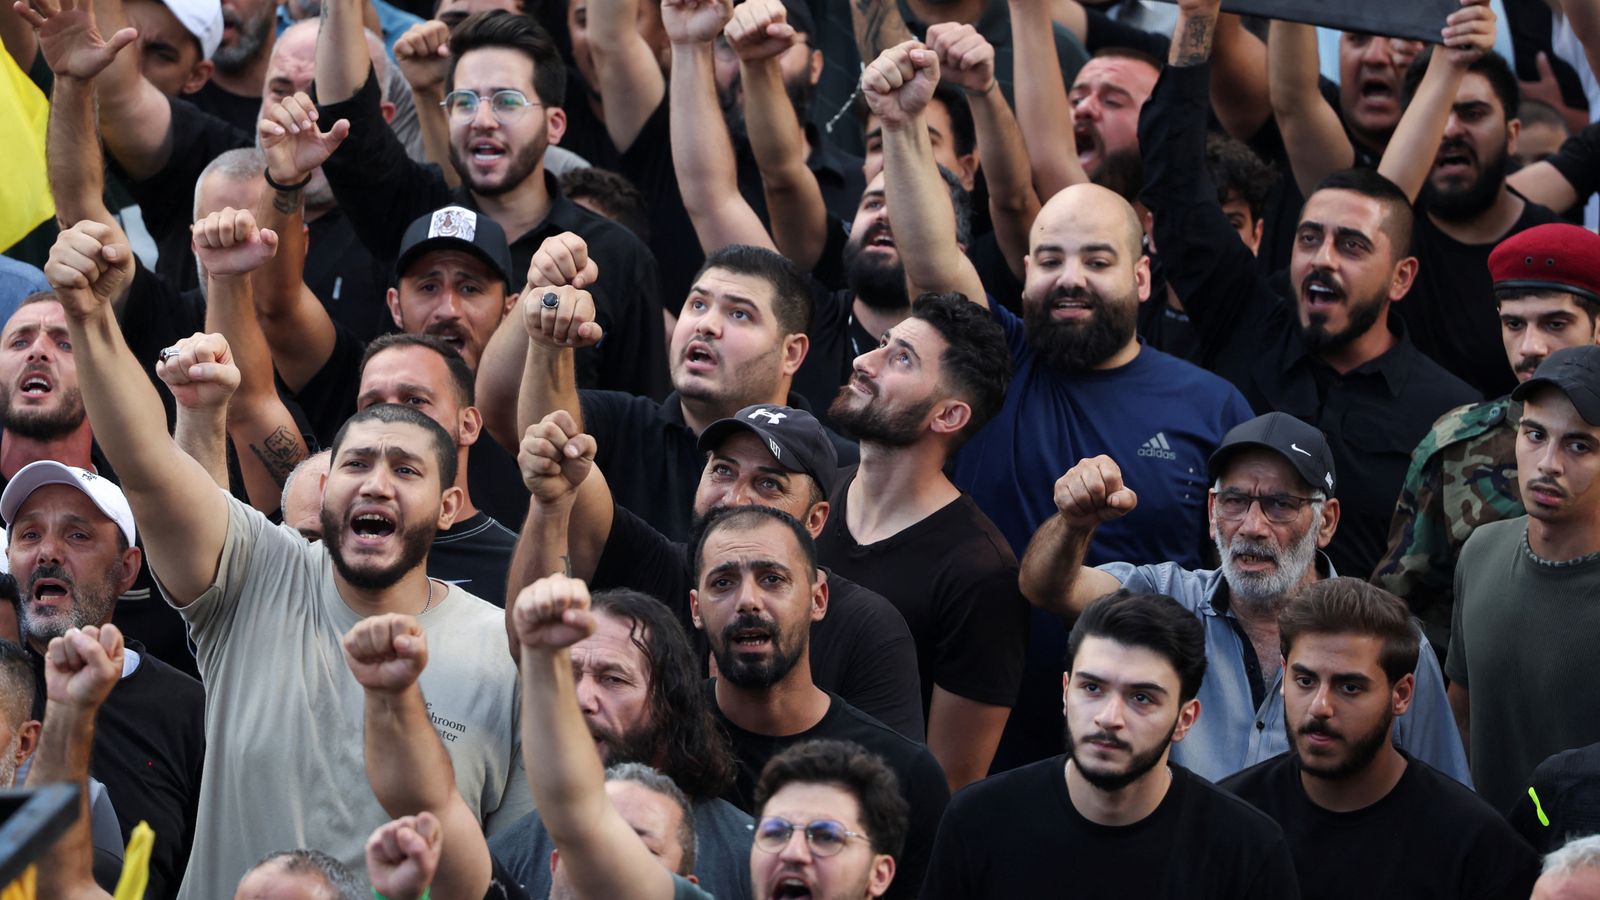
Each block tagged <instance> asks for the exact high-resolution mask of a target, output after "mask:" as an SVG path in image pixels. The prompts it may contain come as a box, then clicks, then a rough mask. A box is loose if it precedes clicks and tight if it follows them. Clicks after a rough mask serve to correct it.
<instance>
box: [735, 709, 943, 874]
mask: <svg viewBox="0 0 1600 900" xmlns="http://www.w3.org/2000/svg"><path fill="white" fill-rule="evenodd" d="M706 693H707V695H708V696H709V697H710V699H711V707H712V709H713V710H715V714H716V717H717V724H718V725H719V726H721V728H722V730H723V732H724V733H725V734H727V736H728V742H729V744H730V745H731V747H732V749H733V756H734V760H735V763H736V765H737V768H738V770H739V774H738V778H737V779H736V780H735V782H734V786H733V787H732V788H731V789H729V791H728V794H727V796H726V797H724V798H723V799H725V800H727V801H728V802H729V803H732V804H733V805H734V806H737V807H739V808H740V809H742V810H744V811H745V812H747V813H749V814H750V815H752V816H755V815H759V814H760V812H761V810H759V809H757V808H756V806H755V791H756V781H757V780H758V779H759V778H760V777H761V770H762V769H764V768H766V765H767V760H770V759H772V758H773V757H774V756H777V755H778V754H779V753H781V752H783V751H784V750H787V749H789V748H790V747H792V746H794V745H795V744H798V743H801V742H802V741H816V740H833V741H853V742H854V743H856V744H859V745H860V746H862V747H863V748H865V749H866V750H868V751H870V752H872V753H876V754H877V755H878V756H879V757H880V758H882V759H883V761H884V763H885V764H887V765H888V766H889V768H890V769H891V770H893V771H894V774H895V777H896V778H898V779H899V781H900V793H901V794H902V795H903V796H904V797H905V798H906V803H907V804H909V805H910V807H911V828H910V830H909V831H907V832H906V846H905V851H904V852H903V853H901V854H900V858H899V859H897V860H896V861H895V862H896V863H897V865H896V867H895V875H894V883H893V884H891V885H889V891H888V893H886V894H885V895H884V897H886V898H888V900H896V898H911V897H916V896H917V892H918V890H919V889H920V888H921V887H922V883H923V881H922V875H923V872H924V871H926V870H927V868H928V854H929V852H930V850H931V849H932V847H933V836H934V829H935V828H936V827H937V826H938V824H939V818H940V816H942V815H943V814H944V808H945V804H947V803H949V802H950V786H949V784H948V783H947V782H946V781H945V779H944V770H943V769H941V768H939V762H938V760H936V759H934V758H933V754H932V753H929V752H928V748H927V747H924V746H922V745H921V744H919V743H916V742H914V741H910V740H907V739H906V738H904V737H902V736H901V735H899V734H896V733H895V731H894V730H893V729H891V728H889V727H888V726H887V725H884V724H883V723H882V722H879V721H878V720H877V719H874V718H872V717H871V716H869V715H867V714H866V713H864V712H862V711H861V710H859V709H856V708H855V707H853V706H851V705H850V704H848V703H846V702H844V700H843V699H842V698H841V697H839V696H838V695H837V694H831V693H830V694H829V695H828V699H829V700H831V701H833V702H832V705H830V706H829V707H828V711H827V713H825V714H824V715H823V717H822V719H821V720H820V721H819V722H817V724H815V725H813V726H811V727H810V728H808V729H806V730H805V731H802V732H800V733H799V734H791V735H785V736H784V737H769V736H767V735H764V734H754V733H752V732H749V731H745V730H744V729H743V728H740V727H739V726H737V725H735V724H733V723H732V722H730V721H728V718H727V717H726V716H724V715H723V714H722V710H721V709H719V708H718V707H717V704H716V680H715V679H713V680H711V681H708V682H707V683H706Z"/></svg>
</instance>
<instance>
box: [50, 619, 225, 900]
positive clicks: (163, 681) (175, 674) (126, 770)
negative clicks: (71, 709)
mask: <svg viewBox="0 0 1600 900" xmlns="http://www.w3.org/2000/svg"><path fill="white" fill-rule="evenodd" d="M128 649H130V650H133V651H135V652H137V653H138V654H139V667H138V668H137V669H135V670H134V671H133V674H131V675H129V676H128V677H126V678H123V679H121V680H120V681H118V682H117V686H116V687H114V688H112V690H111V693H110V695H108V696H107V697H106V702H105V704H104V705H103V706H101V707H100V712H99V715H98V716H97V717H96V719H95V722H96V727H95V733H94V749H93V751H92V757H91V759H90V762H89V774H90V775H92V776H93V777H94V778H96V779H98V780H99V781H100V782H101V783H103V784H104V785H105V786H106V792H107V794H108V795H109V796H110V797H111V804H112V806H113V807H115V808H116V812H117V824H118V825H119V826H121V828H122V837H123V839H124V840H126V839H127V838H128V837H129V836H130V835H131V834H132V832H133V828H134V826H135V825H138V824H139V822H140V821H141V820H142V821H145V822H149V823H150V827H151V828H153V829H155V833H156V842H155V846H154V847H153V848H152V850H151V854H150V885H149V887H148V889H147V893H146V894H145V896H146V897H149V898H150V900H167V898H171V897H175V896H177V893H178V884H179V883H180V882H182V881H183V873H184V870H185V869H186V868H187V867H188V864H189V848H190V846H191V845H192V844H193V843H194V823H195V815H196V810H197V809H198V804H199V798H200V774H201V770H202V768H203V762H204V760H205V754H206V726H205V701H206V697H205V689H204V688H202V687H201V686H200V682H198V681H196V680H195V679H193V678H190V677H189V676H188V675H185V674H184V673H182V672H180V671H178V670H177V669H174V668H172V667H171V666H169V665H167V664H166V663H163V662H162V661H161V660H159V659H156V658H155V657H153V656H151V655H150V654H149V653H148V652H146V650H145V647H144V645H143V644H140V643H139V642H138V641H133V640H130V641H129V642H128ZM30 656H32V659H33V662H34V670H35V672H36V673H37V675H38V679H37V691H36V693H37V697H36V698H35V699H36V701H37V703H38V705H39V706H41V707H42V706H43V704H44V659H43V658H42V657H40V656H38V655H36V654H32V653H31V652H30Z"/></svg>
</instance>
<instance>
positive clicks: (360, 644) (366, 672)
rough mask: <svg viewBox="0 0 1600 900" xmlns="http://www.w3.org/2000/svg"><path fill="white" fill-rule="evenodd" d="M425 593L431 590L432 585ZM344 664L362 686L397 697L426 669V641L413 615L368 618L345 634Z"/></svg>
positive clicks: (430, 583)
mask: <svg viewBox="0 0 1600 900" xmlns="http://www.w3.org/2000/svg"><path fill="white" fill-rule="evenodd" d="M428 590H429V591H432V590H434V587H433V584H432V582H429V586H428ZM344 661H345V663H346V664H347V665H349V666H350V672H351V674H353V675H355V676H356V681H358V682H360V683H361V686H362V687H364V688H366V689H367V690H369V691H378V692H379V693H385V694H398V693H400V692H401V691H403V690H405V689H406V688H409V687H411V686H412V685H413V684H416V683H417V678H418V677H419V676H421V675H422V670H423V669H424V668H427V665H428V639H427V637H426V636H424V635H423V633H422V624H421V623H420V622H418V621H417V620H416V617H414V616H402V615H397V614H395V613H389V614H387V615H382V616H370V617H368V618H365V619H362V620H361V621H360V622H357V623H356V626H355V627H354V628H352V629H350V630H349V631H348V632H347V633H346V634H345V636H344Z"/></svg>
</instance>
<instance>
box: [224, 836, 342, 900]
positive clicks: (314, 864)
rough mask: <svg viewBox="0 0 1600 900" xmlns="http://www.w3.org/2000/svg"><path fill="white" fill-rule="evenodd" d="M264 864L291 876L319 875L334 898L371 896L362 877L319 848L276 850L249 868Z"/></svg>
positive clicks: (259, 866) (252, 868)
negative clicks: (282, 869)
mask: <svg viewBox="0 0 1600 900" xmlns="http://www.w3.org/2000/svg"><path fill="white" fill-rule="evenodd" d="M268 863H279V864H281V865H282V866H283V868H284V871H286V872H288V873H290V874H292V875H293V874H300V873H310V874H314V875H318V876H321V878H322V880H323V881H324V882H326V883H327V885H328V887H331V888H333V891H334V895H335V896H336V897H337V898H338V900H367V898H369V897H371V896H372V894H371V890H370V889H369V888H368V887H367V884H366V880H365V879H362V878H358V877H356V874H355V873H354V872H352V871H350V869H349V868H348V867H347V866H345V864H344V863H342V862H340V861H338V860H337V859H334V858H333V857H332V856H329V855H328V854H326V853H323V852H322V851H321V850H308V849H305V848H300V849H297V850H279V851H278V852H276V853H268V854H267V855H266V856H263V857H261V859H260V861H258V862H257V863H256V864H255V865H253V866H251V867H250V868H251V870H252V871H253V870H255V869H259V868H261V867H262V866H264V865H266V864H268Z"/></svg>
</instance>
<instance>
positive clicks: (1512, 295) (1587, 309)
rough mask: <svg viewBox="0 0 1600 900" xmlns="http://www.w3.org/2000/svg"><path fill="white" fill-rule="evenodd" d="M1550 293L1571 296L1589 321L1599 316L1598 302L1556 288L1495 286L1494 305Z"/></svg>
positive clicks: (1544, 295)
mask: <svg viewBox="0 0 1600 900" xmlns="http://www.w3.org/2000/svg"><path fill="white" fill-rule="evenodd" d="M1552 294H1560V295H1561V296H1563V297H1570V298H1572V302H1573V303H1576V304H1578V308H1579V309H1581V310H1583V312H1584V314H1585V315H1587V316H1588V317H1589V321H1590V322H1591V323H1592V322H1594V320H1595V319H1597V318H1600V303H1596V302H1594V301H1593V300H1590V299H1589V298H1588V297H1585V296H1583V295H1582V294H1574V293H1572V292H1570V291H1563V290H1560V289H1558V288H1540V287H1496V288H1495V289H1494V302H1495V305H1497V306H1498V305H1499V304H1501V303H1514V302H1516V301H1518V300H1531V299H1534V298H1537V297H1549V296H1551V295H1552Z"/></svg>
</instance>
